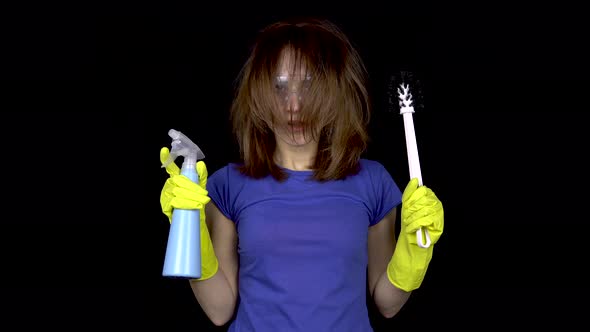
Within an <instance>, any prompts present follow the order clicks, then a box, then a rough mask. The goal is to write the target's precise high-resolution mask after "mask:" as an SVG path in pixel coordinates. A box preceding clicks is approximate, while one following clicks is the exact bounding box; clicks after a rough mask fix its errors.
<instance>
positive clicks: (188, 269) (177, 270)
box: [162, 129, 205, 279]
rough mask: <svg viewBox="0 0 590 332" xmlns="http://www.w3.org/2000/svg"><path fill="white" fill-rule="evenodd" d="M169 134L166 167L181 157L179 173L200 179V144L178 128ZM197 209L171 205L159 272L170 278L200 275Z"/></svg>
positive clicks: (192, 178)
mask: <svg viewBox="0 0 590 332" xmlns="http://www.w3.org/2000/svg"><path fill="white" fill-rule="evenodd" d="M168 136H170V137H171V138H172V149H171V150H170V156H169V157H168V160H166V162H164V164H163V165H162V167H166V166H167V165H168V164H170V163H171V162H174V160H175V159H176V158H177V157H178V156H183V157H184V161H183V163H182V168H181V170H180V174H182V175H184V176H186V177H188V178H189V179H190V180H191V181H193V182H195V183H197V184H198V183H199V175H198V173H197V169H196V163H197V160H199V159H203V158H205V155H204V154H203V152H202V151H201V149H199V147H198V146H197V145H196V144H195V143H193V142H192V141H191V140H190V139H189V138H188V137H186V136H185V135H184V134H182V133H181V132H179V131H177V130H174V129H170V130H169V131H168ZM200 236H201V235H200V214H199V210H184V209H174V211H172V222H171V224H170V232H169V234H168V244H167V247H166V257H165V259H164V269H163V272H162V275H163V276H165V277H173V278H190V279H198V278H200V277H201V238H200Z"/></svg>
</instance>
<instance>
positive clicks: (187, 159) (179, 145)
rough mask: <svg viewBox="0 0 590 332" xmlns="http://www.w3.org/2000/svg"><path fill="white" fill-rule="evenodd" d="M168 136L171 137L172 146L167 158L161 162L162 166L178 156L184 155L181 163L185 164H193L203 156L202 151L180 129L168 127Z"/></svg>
mask: <svg viewBox="0 0 590 332" xmlns="http://www.w3.org/2000/svg"><path fill="white" fill-rule="evenodd" d="M168 136H170V137H171V138H172V148H171V149H170V155H169V156H168V159H167V160H166V161H165V162H164V164H162V167H166V166H168V164H170V163H171V162H173V161H174V160H175V159H176V158H177V157H178V156H183V157H184V163H183V164H186V165H195V164H196V162H197V160H199V159H203V158H205V155H204V154H203V151H201V149H199V147H198V146H197V145H196V144H195V143H193V142H192V141H191V140H190V139H189V138H188V137H186V136H185V135H184V134H183V133H181V132H180V131H178V130H174V129H170V130H169V131H168Z"/></svg>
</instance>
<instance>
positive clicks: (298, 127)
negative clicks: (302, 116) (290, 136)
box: [287, 121, 303, 131]
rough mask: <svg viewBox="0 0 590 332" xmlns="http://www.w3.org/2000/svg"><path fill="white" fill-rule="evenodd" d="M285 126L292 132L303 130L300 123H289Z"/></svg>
mask: <svg viewBox="0 0 590 332" xmlns="http://www.w3.org/2000/svg"><path fill="white" fill-rule="evenodd" d="M287 124H288V125H289V127H291V129H292V130H297V131H300V130H303V122H301V121H289V122H288V123H287Z"/></svg>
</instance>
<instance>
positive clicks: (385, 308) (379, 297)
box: [373, 271, 412, 318]
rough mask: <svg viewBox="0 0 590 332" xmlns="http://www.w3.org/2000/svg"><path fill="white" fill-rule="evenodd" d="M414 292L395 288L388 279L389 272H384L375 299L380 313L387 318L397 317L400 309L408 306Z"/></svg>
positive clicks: (374, 293) (374, 295) (374, 294)
mask: <svg viewBox="0 0 590 332" xmlns="http://www.w3.org/2000/svg"><path fill="white" fill-rule="evenodd" d="M410 294H412V292H406V291H404V290H401V289H399V288H397V287H395V286H394V285H393V284H392V283H391V281H389V278H388V277H387V271H384V272H383V274H381V277H379V280H378V281H377V284H376V285H375V290H374V291H373V299H374V301H375V304H376V305H377V308H378V309H379V312H380V313H381V314H382V315H383V316H384V317H386V318H391V317H393V316H395V315H396V314H397V313H398V312H399V311H400V309H401V308H402V307H403V306H404V304H406V302H407V301H408V298H409V297H410Z"/></svg>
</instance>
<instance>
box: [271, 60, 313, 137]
mask: <svg viewBox="0 0 590 332" xmlns="http://www.w3.org/2000/svg"><path fill="white" fill-rule="evenodd" d="M294 69H295V64H294V63H293V59H292V57H291V56H290V55H289V52H284V53H283V56H282V60H281V62H280V67H279V71H278V75H277V77H275V82H274V87H275V93H276V97H277V99H278V100H279V105H280V106H279V108H280V109H279V112H278V117H277V120H276V123H275V124H274V128H273V131H274V133H275V136H276V137H277V139H280V140H282V141H283V142H285V143H287V144H289V145H294V146H301V145H305V144H307V143H309V142H311V135H310V133H309V130H307V131H306V130H305V128H306V126H305V124H304V123H302V122H301V119H300V110H301V109H300V107H301V103H302V102H304V101H305V94H306V92H307V90H308V88H309V84H310V81H311V77H310V76H308V75H307V74H306V70H305V68H304V67H303V66H300V67H299V68H296V69H295V70H294ZM308 128H309V127H308Z"/></svg>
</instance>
